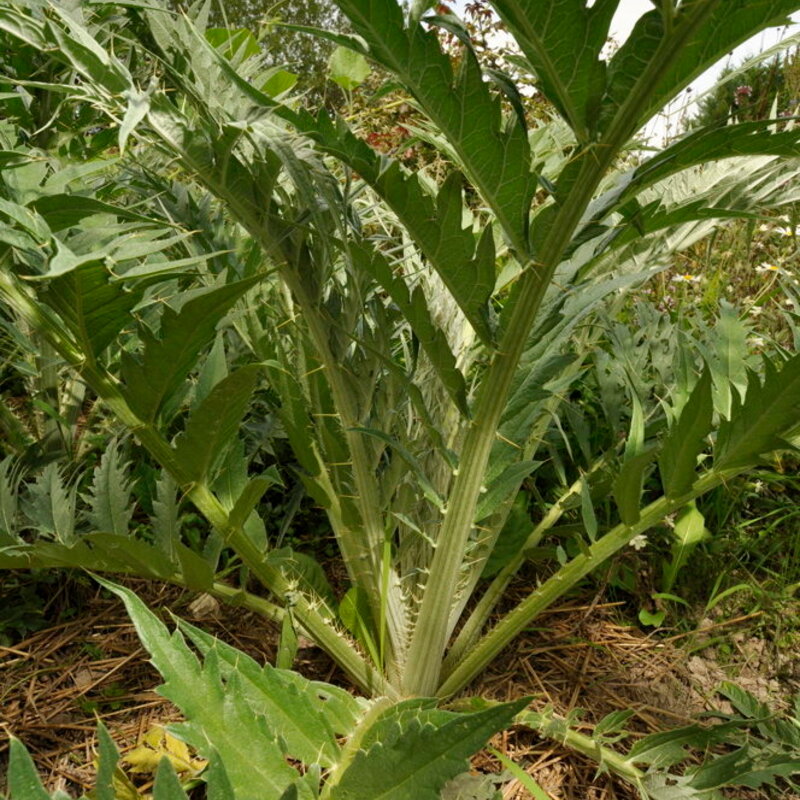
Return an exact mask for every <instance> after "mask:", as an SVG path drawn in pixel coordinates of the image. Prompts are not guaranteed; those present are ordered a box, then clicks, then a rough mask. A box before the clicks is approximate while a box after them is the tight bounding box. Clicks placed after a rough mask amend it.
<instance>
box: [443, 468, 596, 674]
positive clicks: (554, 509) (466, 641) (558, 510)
mask: <svg viewBox="0 0 800 800" xmlns="http://www.w3.org/2000/svg"><path fill="white" fill-rule="evenodd" d="M583 480H584V476H581V477H580V478H579V479H578V480H577V481H575V483H573V484H572V486H570V487H569V489H567V491H566V492H564V494H563V495H561V497H559V499H558V501H557V502H556V503H553V505H552V506H551V507H550V509H549V511H548V512H547V513H546V514H545V515H544V517H542V519H541V520H540V521H539V522H538V524H537V525H536V526H535V527H534V528H533V530H532V531H531V532H530V534H529V535H528V538H527V539H526V540H525V543H524V544H523V545H522V547H520V549H519V552H518V553H517V554H516V555H515V556H514V558H512V559H511V561H509V563H508V564H506V566H505V567H503V569H501V570H500V572H498V573H497V575H495V577H494V579H493V580H492V582H491V583H490V584H489V588H488V589H487V590H486V591H485V592H484V594H483V596H482V597H481V599H480V601H479V603H478V605H477V606H476V607H475V608H474V609H473V611H472V613H471V614H470V615H469V618H468V619H467V621H466V622H465V623H464V626H463V627H462V628H461V630H460V631H459V632H458V636H457V637H456V640H455V642H453V645H452V647H451V648H450V650H449V652H448V653H447V658H446V659H445V660H444V663H443V664H442V672H443V673H444V674H447V673H448V672H451V671H452V670H453V667H454V666H455V665H456V664H458V663H459V661H461V659H462V658H463V657H464V654H465V653H466V652H467V651H468V650H469V649H470V648H471V647H472V645H473V644H474V643H475V640H476V639H477V638H478V636H480V633H481V631H482V630H483V627H484V625H485V624H486V622H487V621H488V619H489V616H490V615H491V613H492V611H493V609H494V607H495V606H496V605H497V603H498V602H499V601H500V599H501V598H502V597H503V594H504V593H505V590H506V588H507V587H508V584H509V582H510V581H511V579H512V578H513V577H514V575H516V574H517V571H518V570H519V568H520V567H521V566H522V565H523V564H524V563H525V561H526V558H527V556H526V555H525V554H526V553H527V551H528V550H530V549H531V548H532V547H536V545H537V544H539V541H540V540H541V538H542V536H544V534H545V533H546V532H547V531H548V530H550V528H552V527H553V525H555V524H556V522H558V520H559V519H560V518H561V515H562V514H563V513H564V511H565V507H566V504H567V502H569V500H570V498H572V497H574V496H575V495H576V494H577V493H578V492H580V490H581V485H582V483H583Z"/></svg>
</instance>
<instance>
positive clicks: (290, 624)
mask: <svg viewBox="0 0 800 800" xmlns="http://www.w3.org/2000/svg"><path fill="white" fill-rule="evenodd" d="M297 646H298V639H297V631H295V629H294V620H293V619H292V613H291V610H290V609H287V610H286V613H285V614H284V615H283V621H282V622H281V637H280V639H279V640H278V653H277V655H276V656H275V666H276V667H277V668H278V669H291V668H292V666H293V665H294V660H295V658H296V657H297Z"/></svg>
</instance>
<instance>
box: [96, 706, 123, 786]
mask: <svg viewBox="0 0 800 800" xmlns="http://www.w3.org/2000/svg"><path fill="white" fill-rule="evenodd" d="M97 745H98V748H97V749H98V751H99V758H98V762H97V779H96V783H95V788H94V791H95V800H116V792H115V791H114V771H115V770H116V768H117V762H118V761H119V750H117V746H116V745H115V744H114V741H113V740H112V738H111V736H110V735H109V733H108V729H107V728H106V726H105V725H104V724H103V721H102V720H98V722H97Z"/></svg>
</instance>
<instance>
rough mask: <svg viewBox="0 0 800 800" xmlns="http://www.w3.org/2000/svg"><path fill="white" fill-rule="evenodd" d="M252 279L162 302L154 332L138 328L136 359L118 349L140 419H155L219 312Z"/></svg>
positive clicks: (211, 334)
mask: <svg viewBox="0 0 800 800" xmlns="http://www.w3.org/2000/svg"><path fill="white" fill-rule="evenodd" d="M257 280H258V277H257V276H256V277H253V278H249V279H246V280H242V281H236V282H235V283H229V284H227V285H225V286H220V287H217V288H213V289H208V290H205V291H203V292H202V293H201V294H198V295H196V296H194V297H193V298H192V299H190V300H188V301H187V302H186V303H184V304H183V306H182V307H181V310H180V311H177V312H176V311H174V310H173V309H172V308H170V307H169V306H167V307H166V308H165V309H164V316H163V318H162V321H161V332H160V337H159V338H156V337H155V336H154V335H153V334H152V332H150V331H149V330H147V329H146V328H144V329H142V339H143V340H144V352H143V353H142V356H141V359H135V358H134V357H133V356H130V355H128V354H127V353H123V357H122V375H123V378H124V380H125V394H126V396H127V398H128V401H129V403H130V404H131V406H132V408H133V409H134V411H135V412H136V413H137V414H138V415H139V416H140V417H141V418H142V419H143V420H145V421H147V422H151V421H153V420H154V419H155V417H156V416H157V414H158V412H159V411H160V410H161V408H162V406H163V404H164V402H165V401H166V400H167V398H168V397H169V396H170V395H171V394H172V393H173V392H174V391H175V390H176V389H177V388H178V387H179V386H180V384H181V383H182V382H183V380H184V378H185V377H186V376H187V375H188V373H189V371H190V370H191V369H192V367H193V366H194V365H195V362H196V361H197V357H198V355H199V353H200V351H201V350H202V349H203V348H204V347H205V346H207V345H208V343H209V342H210V341H211V340H212V339H213V337H214V333H215V331H216V328H217V325H218V324H219V322H220V320H221V319H222V317H223V316H224V315H225V314H226V313H227V311H228V310H229V309H230V308H231V306H232V305H233V304H234V303H235V302H236V301H237V300H238V299H239V298H240V297H241V296H242V295H243V294H244V293H245V292H246V291H247V290H248V289H249V288H250V287H251V286H253V285H254V284H255V283H256V281H257Z"/></svg>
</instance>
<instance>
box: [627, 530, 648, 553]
mask: <svg viewBox="0 0 800 800" xmlns="http://www.w3.org/2000/svg"><path fill="white" fill-rule="evenodd" d="M628 544H629V545H630V546H631V547H632V548H633V549H634V550H643V549H644V548H645V547H647V537H646V536H645V535H644V534H643V533H640V534H639V535H638V536H634V537H633V539H631V540H630V541H629V542H628Z"/></svg>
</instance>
